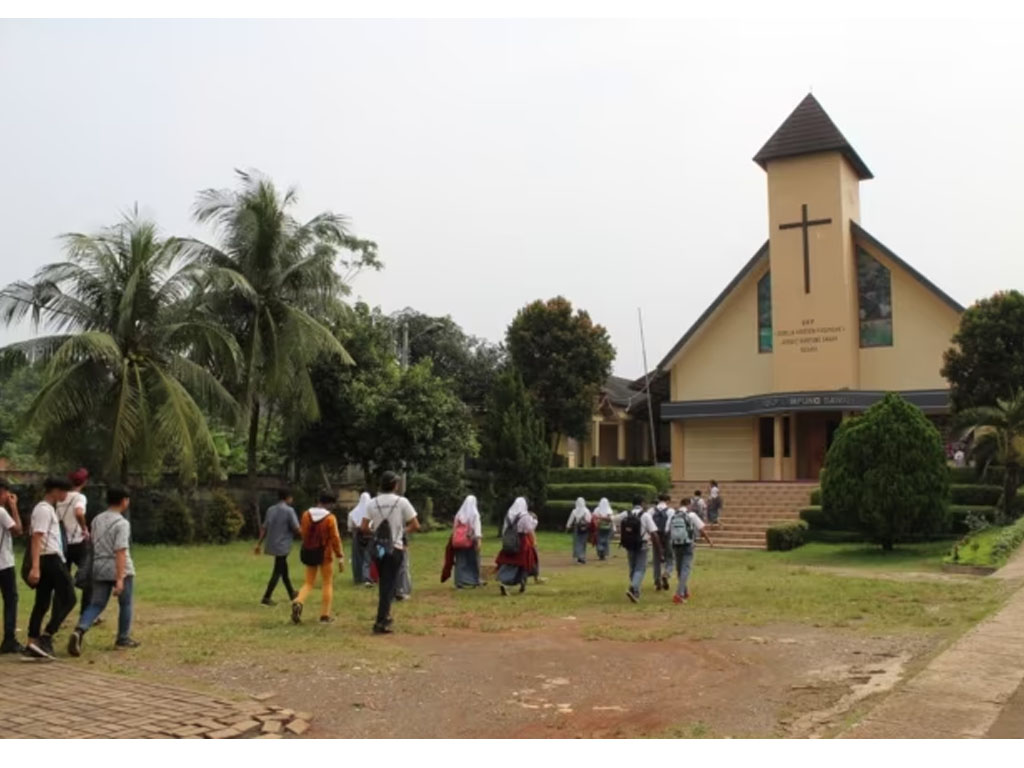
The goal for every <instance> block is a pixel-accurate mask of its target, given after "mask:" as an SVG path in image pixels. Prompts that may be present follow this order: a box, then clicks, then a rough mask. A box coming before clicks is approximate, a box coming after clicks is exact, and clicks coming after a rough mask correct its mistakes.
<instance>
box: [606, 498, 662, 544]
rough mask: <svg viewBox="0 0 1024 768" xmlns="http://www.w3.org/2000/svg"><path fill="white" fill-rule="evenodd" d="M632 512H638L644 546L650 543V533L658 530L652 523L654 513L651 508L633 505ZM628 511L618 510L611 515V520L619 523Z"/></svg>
mask: <svg viewBox="0 0 1024 768" xmlns="http://www.w3.org/2000/svg"><path fill="white" fill-rule="evenodd" d="M633 512H637V513H639V514H640V533H641V534H643V543H644V545H645V546H646V545H647V544H650V543H651V534H652V533H657V532H658V526H657V525H656V524H655V523H654V515H653V514H652V513H651V510H649V509H648V510H647V511H644V510H643V509H642V508H641V507H633ZM628 514H630V513H629V512H620V513H619V514H617V515H612V520H614V521H615V522H616V523H617V524H619V525H621V524H622V520H623V519H624V518H625V517H626V515H628Z"/></svg>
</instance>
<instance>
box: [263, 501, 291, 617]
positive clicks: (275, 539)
mask: <svg viewBox="0 0 1024 768" xmlns="http://www.w3.org/2000/svg"><path fill="white" fill-rule="evenodd" d="M301 532H302V529H301V528H300V527H299V518H298V517H296V516H295V509H294V508H293V507H292V493H291V491H288V490H285V489H283V488H282V489H281V490H280V491H278V492H277V504H274V505H273V506H272V507H270V508H269V509H268V510H267V514H266V515H265V516H264V519H263V525H262V526H260V538H259V540H258V541H257V542H256V554H257V555H258V554H259V553H260V544H262V543H263V542H264V541H266V545H265V547H264V550H263V551H264V553H265V554H267V555H270V556H271V557H273V558H274V569H273V571H271V573H270V581H268V582H267V588H266V590H265V591H264V592H263V599H262V600H260V604H261V605H266V606H272V605H274V601H273V600H271V599H270V598H271V596H272V595H273V594H274V589H276V588H277V582H278V581H279V580H280V581H282V582H283V583H284V591H285V592H287V593H288V599H289V600H294V599H295V597H296V596H297V595H298V593H297V592H296V591H295V589H294V588H293V587H292V582H291V579H290V578H289V577H288V554H289V553H290V552H291V551H292V541H294V540H295V538H296V537H297V536H299V535H300V534H301Z"/></svg>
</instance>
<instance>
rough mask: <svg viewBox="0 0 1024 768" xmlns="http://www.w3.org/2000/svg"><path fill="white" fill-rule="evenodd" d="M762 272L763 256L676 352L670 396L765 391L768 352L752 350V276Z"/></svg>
mask: <svg viewBox="0 0 1024 768" xmlns="http://www.w3.org/2000/svg"><path fill="white" fill-rule="evenodd" d="M767 271H768V263H767V259H765V261H764V264H763V265H762V266H760V267H759V268H757V269H754V270H753V271H752V273H751V274H750V275H749V276H748V278H747V279H746V280H744V281H743V282H742V283H741V284H740V285H738V286H737V287H736V289H735V290H734V291H733V293H732V295H731V296H729V297H728V298H727V299H726V300H725V301H723V302H722V304H721V305H720V306H719V307H718V308H717V309H716V310H715V312H714V314H712V316H711V317H709V318H708V319H707V320H706V321H705V323H704V325H703V326H702V327H701V329H700V330H699V331H698V332H697V334H696V335H695V336H694V337H693V338H692V339H690V341H689V342H688V343H687V345H686V347H685V348H684V350H683V354H681V355H677V357H676V359H675V361H673V362H672V364H671V365H672V367H671V397H672V400H716V399H718V398H728V397H744V396H746V395H751V394H755V393H758V392H770V391H771V384H772V356H771V355H770V354H759V353H758V351H757V281H758V280H760V279H761V277H763V276H764V273H765V272H767ZM708 300H709V301H710V300H711V299H710V297H709V299H708Z"/></svg>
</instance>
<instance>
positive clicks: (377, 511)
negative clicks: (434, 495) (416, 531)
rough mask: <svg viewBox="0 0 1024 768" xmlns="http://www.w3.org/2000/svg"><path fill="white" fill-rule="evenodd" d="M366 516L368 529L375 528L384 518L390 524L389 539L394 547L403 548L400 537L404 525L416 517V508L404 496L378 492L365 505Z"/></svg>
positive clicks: (403, 530)
mask: <svg viewBox="0 0 1024 768" xmlns="http://www.w3.org/2000/svg"><path fill="white" fill-rule="evenodd" d="M366 518H367V519H368V520H369V521H370V530H373V531H375V530H377V526H379V525H380V524H381V523H382V522H384V520H387V521H388V525H390V526H391V541H392V543H393V544H394V545H395V549H405V545H403V544H402V537H403V536H404V535H405V526H406V525H408V524H409V522H410V521H411V520H414V519H415V518H416V510H415V509H413V506H412V504H410V503H409V500H408V499H407V498H405V497H404V496H397V495H395V494H393V493H379V494H377V497H376V498H375V499H374V500H373V501H371V502H370V503H369V504H367V505H366Z"/></svg>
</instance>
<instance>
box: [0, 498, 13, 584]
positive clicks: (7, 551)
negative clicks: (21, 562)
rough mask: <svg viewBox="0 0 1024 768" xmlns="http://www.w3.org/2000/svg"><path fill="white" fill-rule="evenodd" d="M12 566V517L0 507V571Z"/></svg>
mask: <svg viewBox="0 0 1024 768" xmlns="http://www.w3.org/2000/svg"><path fill="white" fill-rule="evenodd" d="M13 567H14V518H13V517H11V515H10V513H9V512H8V511H7V510H6V509H4V508H3V507H0V571H2V570H4V569H6V568H13Z"/></svg>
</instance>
